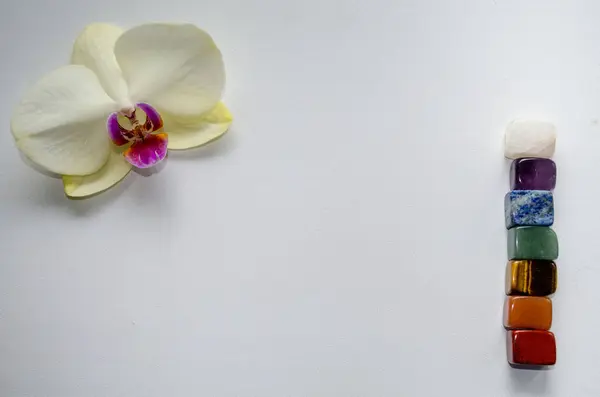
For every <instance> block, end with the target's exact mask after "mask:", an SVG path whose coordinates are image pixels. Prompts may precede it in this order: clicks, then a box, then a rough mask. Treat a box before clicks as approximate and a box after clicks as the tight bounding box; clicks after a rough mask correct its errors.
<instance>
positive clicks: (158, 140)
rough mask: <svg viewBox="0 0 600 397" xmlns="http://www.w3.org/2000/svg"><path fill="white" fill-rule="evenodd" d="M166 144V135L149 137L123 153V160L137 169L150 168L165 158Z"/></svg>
mask: <svg viewBox="0 0 600 397" xmlns="http://www.w3.org/2000/svg"><path fill="white" fill-rule="evenodd" d="M167 143H168V138H167V134H156V135H149V136H148V137H146V138H144V140H143V141H139V142H135V143H134V144H133V145H131V147H130V148H129V149H127V150H126V151H125V153H124V156H125V159H126V160H127V161H129V162H130V163H131V164H132V165H133V166H135V167H137V168H149V167H152V166H153V165H156V164H157V163H158V162H160V161H161V160H162V159H164V158H165V157H166V155H167Z"/></svg>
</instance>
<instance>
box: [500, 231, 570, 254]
mask: <svg viewBox="0 0 600 397" xmlns="http://www.w3.org/2000/svg"><path fill="white" fill-rule="evenodd" d="M556 258H558V238H557V237H556V233H554V230H552V229H550V228H549V227H541V226H521V227H515V228H513V229H510V230H509V231H508V259H509V260H513V259H540V260H548V261H553V260H555V259H556Z"/></svg>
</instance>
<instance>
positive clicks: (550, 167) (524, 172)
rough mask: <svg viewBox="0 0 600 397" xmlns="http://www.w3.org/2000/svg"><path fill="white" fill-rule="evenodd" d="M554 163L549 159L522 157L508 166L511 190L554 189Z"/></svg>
mask: <svg viewBox="0 0 600 397" xmlns="http://www.w3.org/2000/svg"><path fill="white" fill-rule="evenodd" d="M554 186H556V164H554V161H552V160H550V159H543V158H523V159H516V160H515V161H513V163H512V166H511V167H510V188H511V190H554Z"/></svg>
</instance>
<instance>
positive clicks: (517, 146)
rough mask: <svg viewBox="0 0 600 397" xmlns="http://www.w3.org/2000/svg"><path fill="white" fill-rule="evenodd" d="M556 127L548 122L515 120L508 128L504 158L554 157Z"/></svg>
mask: <svg viewBox="0 0 600 397" xmlns="http://www.w3.org/2000/svg"><path fill="white" fill-rule="evenodd" d="M555 146H556V127H555V126H554V124H552V123H549V122H547V121H535V120H515V121H512V122H511V123H510V124H509V125H508V126H507V127H506V134H505V141H504V156H506V157H507V158H509V159H518V158H520V157H544V158H550V157H552V156H553V155H554V147H555Z"/></svg>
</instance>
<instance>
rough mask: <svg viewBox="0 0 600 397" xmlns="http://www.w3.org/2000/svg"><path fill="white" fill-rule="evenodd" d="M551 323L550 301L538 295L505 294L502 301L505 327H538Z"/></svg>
mask: <svg viewBox="0 0 600 397" xmlns="http://www.w3.org/2000/svg"><path fill="white" fill-rule="evenodd" d="M551 325H552V301H551V300H550V299H549V298H544V297H539V296H507V297H506V300H505V301H504V327H506V329H539V330H544V331H547V330H549V329H550V326H551Z"/></svg>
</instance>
